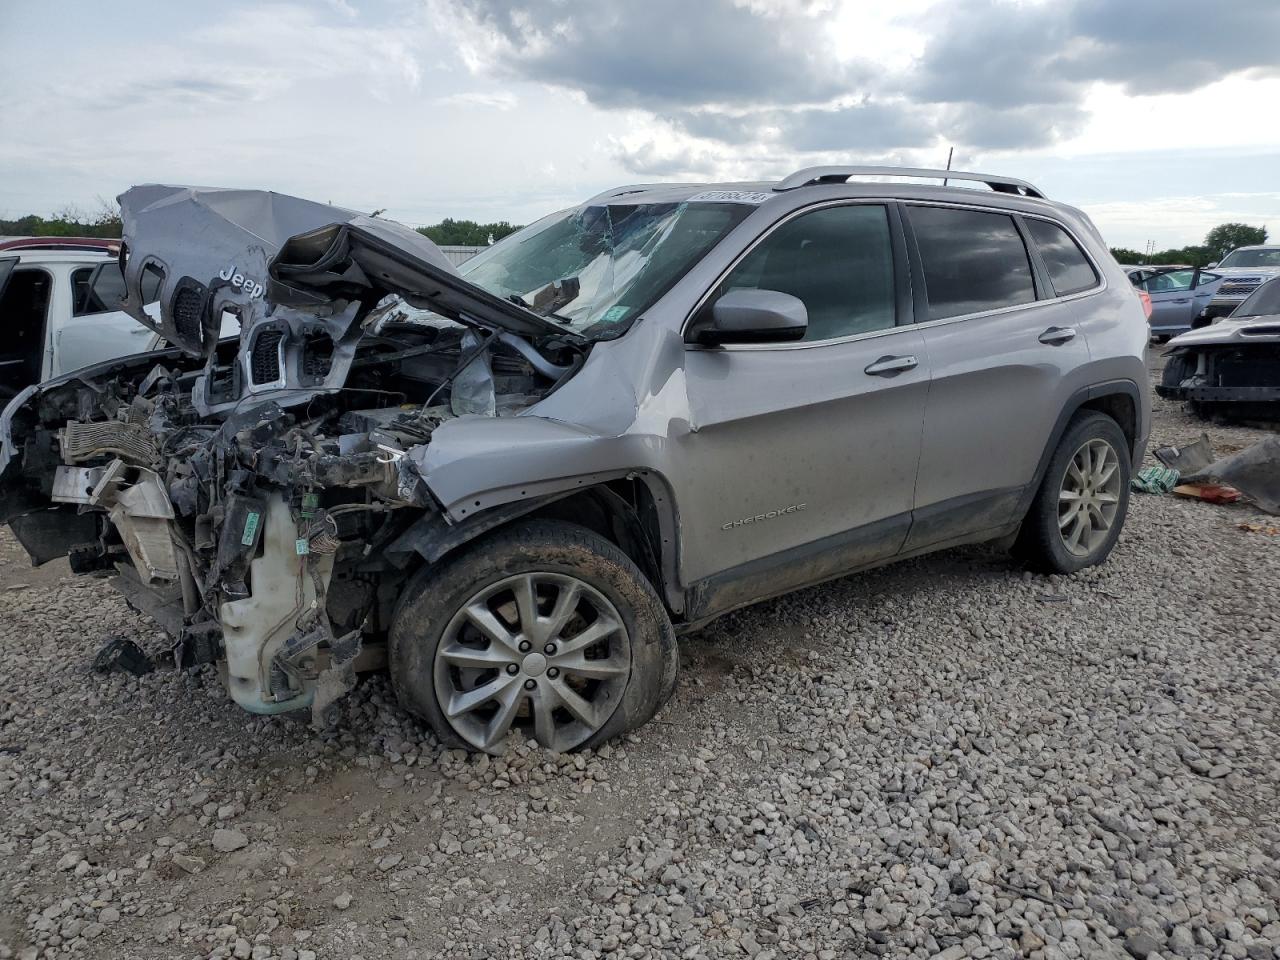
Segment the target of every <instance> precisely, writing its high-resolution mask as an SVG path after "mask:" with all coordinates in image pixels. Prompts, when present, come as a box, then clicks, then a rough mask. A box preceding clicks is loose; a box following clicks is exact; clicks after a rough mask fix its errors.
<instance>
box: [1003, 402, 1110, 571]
mask: <svg viewBox="0 0 1280 960" xmlns="http://www.w3.org/2000/svg"><path fill="white" fill-rule="evenodd" d="M1130 471H1131V466H1130V461H1129V445H1128V442H1127V441H1126V439H1125V435H1124V432H1123V431H1122V430H1121V429H1120V427H1119V425H1118V424H1117V423H1116V422H1115V421H1114V420H1112V419H1111V418H1110V417H1108V416H1107V415H1106V414H1103V413H1094V412H1092V411H1081V412H1080V413H1078V414H1076V416H1075V417H1073V418H1072V420H1071V422H1070V423H1069V424H1068V425H1067V429H1066V432H1065V433H1064V434H1063V436H1062V440H1061V441H1060V442H1059V443H1058V448H1057V450H1055V451H1054V454H1053V457H1052V458H1051V459H1050V461H1049V467H1048V469H1047V470H1046V471H1045V475H1044V479H1043V480H1042V481H1041V483H1040V489H1039V491H1037V493H1036V498H1035V500H1034V501H1032V504H1031V509H1030V510H1028V511H1027V516H1026V518H1025V519H1024V520H1023V521H1022V529H1021V530H1020V531H1019V534H1018V539H1017V541H1016V542H1015V544H1014V552H1015V554H1016V555H1017V556H1018V557H1020V558H1021V559H1022V560H1023V561H1025V562H1026V563H1027V565H1028V566H1030V567H1032V568H1033V569H1036V570H1040V571H1042V572H1044V573H1075V572H1076V571H1077V570H1083V569H1084V568H1085V567H1092V566H1094V565H1096V564H1099V563H1102V561H1104V560H1105V559H1107V556H1108V555H1109V554H1110V553H1111V550H1112V548H1113V547H1114V546H1115V544H1116V540H1117V538H1118V537H1119V536H1120V530H1121V528H1122V527H1123V526H1124V519H1125V515H1126V514H1127V513H1128V510H1129V476H1130Z"/></svg>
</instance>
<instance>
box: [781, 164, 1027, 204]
mask: <svg viewBox="0 0 1280 960" xmlns="http://www.w3.org/2000/svg"><path fill="white" fill-rule="evenodd" d="M852 177H926V178H928V179H931V180H975V181H977V182H978V183H985V184H986V185H987V186H988V187H990V188H991V189H992V190H994V191H996V193H1012V194H1016V195H1018V196H1022V197H1035V198H1037V199H1039V200H1044V199H1046V197H1045V195H1044V193H1043V192H1042V191H1041V190H1040V188H1038V187H1035V186H1032V185H1031V184H1029V183H1027V181H1025V180H1018V179H1015V178H1014V177H993V176H991V175H990V174H986V173H965V172H964V171H963V170H930V169H927V168H923V167H865V166H851V167H843V166H841V167H805V168H804V169H803V170H797V171H796V172H795V173H793V174H791V176H789V177H786V178H785V179H782V180H779V181H778V182H777V183H775V184H774V185H773V189H774V190H795V189H796V188H797V187H807V186H809V185H810V184H815V183H844V182H845V181H846V180H849V179H850V178H852Z"/></svg>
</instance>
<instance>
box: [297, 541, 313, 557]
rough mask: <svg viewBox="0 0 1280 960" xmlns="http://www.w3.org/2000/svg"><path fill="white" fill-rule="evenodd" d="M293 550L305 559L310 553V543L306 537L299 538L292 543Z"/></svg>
mask: <svg viewBox="0 0 1280 960" xmlns="http://www.w3.org/2000/svg"><path fill="white" fill-rule="evenodd" d="M293 549H295V550H297V551H298V556H300V557H305V556H306V555H307V554H308V553H310V552H311V542H310V541H309V540H307V538H306V537H299V538H298V539H297V540H295V541H293Z"/></svg>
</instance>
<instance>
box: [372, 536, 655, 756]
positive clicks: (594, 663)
mask: <svg viewBox="0 0 1280 960" xmlns="http://www.w3.org/2000/svg"><path fill="white" fill-rule="evenodd" d="M389 654H390V668H391V680H392V684H393V685H394V686H395V689H396V693H397V695H398V696H399V698H400V702H401V703H402V704H403V705H404V706H405V707H406V708H407V709H409V710H410V711H412V712H414V713H416V714H418V715H419V716H421V717H422V718H423V719H425V720H426V721H427V722H428V723H430V724H431V726H432V727H433V728H434V729H435V731H436V733H437V734H438V735H439V736H440V738H441V740H443V741H444V742H446V743H448V744H450V745H453V746H461V747H465V748H467V749H471V750H484V751H487V752H490V753H500V752H501V750H502V748H503V746H504V744H505V741H506V738H507V735H508V734H509V733H510V732H511V731H513V730H514V731H516V732H518V733H519V734H520V735H521V736H523V737H532V738H533V739H536V740H537V741H538V743H539V744H541V745H542V746H544V747H547V748H548V749H552V750H559V751H565V750H574V749H578V748H580V747H586V746H594V745H596V744H599V743H603V742H604V741H605V740H608V739H609V738H611V737H613V736H616V735H617V734H619V733H623V732H625V731H628V730H632V729H635V728H636V727H638V726H640V725H641V724H643V723H644V722H645V721H647V720H648V719H649V718H650V717H652V716H653V714H654V713H656V712H657V710H658V708H659V707H660V706H661V705H662V704H663V703H664V702H665V701H666V700H667V698H668V697H670V695H671V693H672V691H673V689H674V687H675V678H676V669H677V656H678V655H677V649H676V642H675V634H674V631H673V630H672V627H671V622H670V620H669V619H668V617H667V614H666V610H665V609H664V608H663V606H662V603H661V601H660V600H659V599H658V596H657V594H656V593H655V592H654V590H653V587H652V586H651V585H650V584H649V582H648V581H647V580H646V579H645V577H644V575H643V574H642V573H641V572H640V570H639V569H638V568H637V567H636V566H635V564H634V563H632V562H631V560H630V559H629V558H628V557H627V556H626V555H625V554H623V553H622V552H621V551H620V550H619V549H618V548H617V547H615V546H614V545H613V544H612V543H610V542H608V541H607V540H605V539H603V538H602V537H599V536H597V535H596V534H594V533H592V532H591V531H589V530H586V529H585V528H582V527H577V526H573V525H569V524H561V523H551V522H546V521H531V522H527V523H522V524H519V525H516V526H513V527H511V528H509V529H507V530H504V531H502V532H500V533H498V534H496V535H495V536H493V537H490V538H486V539H485V540H483V541H480V542H479V543H477V544H475V545H474V546H472V547H471V548H469V549H468V550H467V551H466V552H465V553H464V554H461V555H459V556H458V557H455V558H449V559H446V560H444V561H443V562H442V563H440V564H438V565H436V566H434V567H431V568H429V569H427V570H425V571H424V572H423V574H422V575H420V576H419V577H417V578H415V579H414V580H413V581H412V582H411V583H410V585H409V587H408V588H407V590H406V594H405V598H404V600H403V601H402V603H401V607H400V609H399V610H398V612H397V614H396V618H395V621H394V623H393V624H392V628H391V636H390V643H389Z"/></svg>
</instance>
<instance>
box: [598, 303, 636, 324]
mask: <svg viewBox="0 0 1280 960" xmlns="http://www.w3.org/2000/svg"><path fill="white" fill-rule="evenodd" d="M630 309H631V308H630V307H624V306H622V305H621V304H618V305H617V306H616V307H610V308H609V309H608V310H606V311H605V312H604V316H602V317H601V318H600V322H601V323H617V322H618V321H619V320H622V319H625V318H626V316H627V311H628V310H630Z"/></svg>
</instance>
